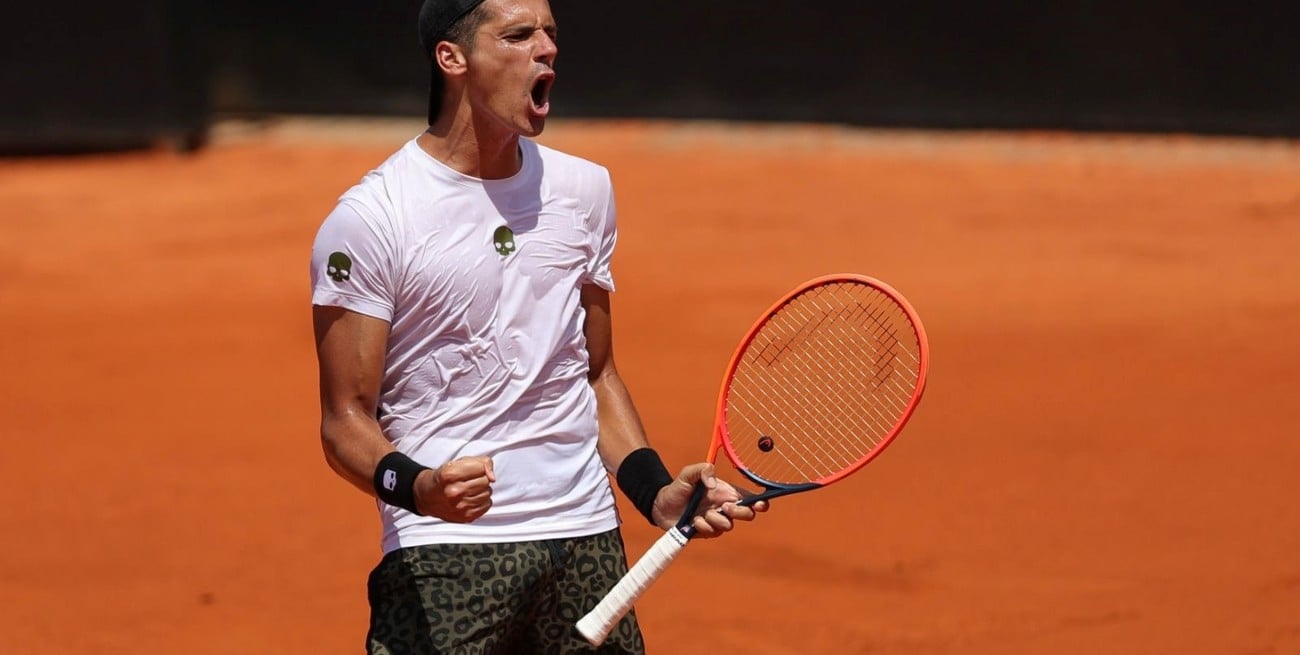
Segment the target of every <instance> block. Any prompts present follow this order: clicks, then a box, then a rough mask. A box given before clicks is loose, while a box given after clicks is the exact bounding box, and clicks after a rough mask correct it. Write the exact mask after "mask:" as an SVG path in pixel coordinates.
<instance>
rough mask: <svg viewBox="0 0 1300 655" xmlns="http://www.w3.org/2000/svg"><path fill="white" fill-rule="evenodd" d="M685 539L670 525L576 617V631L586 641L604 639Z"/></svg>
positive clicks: (662, 569)
mask: <svg viewBox="0 0 1300 655" xmlns="http://www.w3.org/2000/svg"><path fill="white" fill-rule="evenodd" d="M686 542H687V537H686V536H685V535H683V534H682V533H681V531H680V530H678V529H677V528H672V529H671V530H669V531H668V532H665V533H664V536H662V537H659V540H658V541H656V542H655V543H654V545H653V546H651V547H650V550H648V551H646V554H645V555H642V556H641V559H640V560H638V561H637V563H636V565H635V566H633V567H632V569H631V570H630V571H628V572H627V574H625V575H624V576H623V577H622V579H620V580H619V581H618V584H616V585H614V588H613V589H611V590H609V593H608V594H606V595H605V597H604V598H603V599H601V601H600V603H599V604H597V605H596V607H595V608H593V609H592V610H591V611H590V612H588V613H587V615H586V616H584V617H582V619H581V620H579V621H578V632H580V633H582V636H583V637H584V638H585V639H586V640H587V642H588V643H590V644H591V645H592V646H599V645H600V644H601V643H603V642H604V641H605V637H608V636H609V633H610V631H611V630H613V629H614V626H616V625H618V622H619V620H621V619H622V618H623V615H625V614H627V612H628V610H630V609H632V605H634V604H635V603H636V601H637V599H638V598H640V597H641V594H643V593H645V591H646V589H649V588H650V585H651V584H653V583H654V581H655V579H656V578H658V577H659V574H661V573H663V572H664V569H666V568H668V565H669V564H670V563H672V561H673V559H674V558H676V557H677V554H678V553H680V552H682V548H684V547H686Z"/></svg>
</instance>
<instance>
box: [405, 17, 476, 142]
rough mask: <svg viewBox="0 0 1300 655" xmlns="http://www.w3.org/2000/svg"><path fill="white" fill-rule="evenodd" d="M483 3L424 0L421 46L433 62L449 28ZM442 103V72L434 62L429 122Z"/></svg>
mask: <svg viewBox="0 0 1300 655" xmlns="http://www.w3.org/2000/svg"><path fill="white" fill-rule="evenodd" d="M481 4H483V0H424V5H423V6H421V7H420V47H422V48H423V49H424V54H425V56H426V57H429V58H430V63H432V58H433V47H434V46H436V45H438V42H439V41H443V40H445V39H446V37H447V30H449V29H451V26H452V25H455V24H456V21H458V20H460V19H461V18H463V17H464V16H465V14H468V13H469V12H471V11H473V10H474V8H475V7H477V6H479V5H481ZM441 105H442V73H441V72H440V71H439V70H438V65H437V64H433V71H432V78H431V80H430V82H429V123H430V124H433V121H434V119H435V118H437V117H438V110H439V109H440V107H441Z"/></svg>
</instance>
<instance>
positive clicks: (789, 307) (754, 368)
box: [726, 282, 921, 484]
mask: <svg viewBox="0 0 1300 655" xmlns="http://www.w3.org/2000/svg"><path fill="white" fill-rule="evenodd" d="M920 360H921V346H920V343H919V336H918V335H917V333H916V330H915V328H914V326H913V324H912V321H911V319H910V317H909V316H908V314H907V312H906V311H905V310H904V309H903V308H902V307H900V306H899V304H898V303H897V302H896V301H895V300H894V299H893V298H892V297H891V296H889V295H888V294H885V293H884V292H882V291H880V290H878V289H876V288H874V287H871V286H868V285H865V284H862V283H857V282H839V283H835V284H831V285H827V286H822V287H815V288H813V289H810V290H808V291H806V292H805V293H803V294H800V295H798V296H796V297H795V298H793V299H791V300H790V302H788V303H787V304H786V305H785V306H784V307H782V308H781V309H780V310H779V311H778V312H776V313H775V314H774V315H773V316H771V317H770V318H769V320H768V321H767V322H766V323H765V324H764V325H763V326H762V327H761V328H760V329H759V331H758V332H757V333H756V334H755V335H754V337H753V339H752V340H751V342H750V344H749V346H748V347H747V349H746V351H745V353H744V354H743V355H742V357H741V360H740V361H739V363H738V364H737V367H736V371H735V373H734V376H733V379H732V381H731V383H730V386H729V389H728V392H727V399H726V414H727V416H726V420H727V423H728V435H729V440H730V442H731V445H732V447H733V450H734V451H735V453H736V455H737V457H738V459H740V460H741V462H742V463H743V464H744V466H745V467H746V468H747V469H749V470H750V471H751V472H753V473H754V474H756V475H758V476H760V477H762V478H764V479H767V480H769V481H772V482H779V483H785V484H791V483H800V482H811V481H816V480H820V479H824V478H827V477H830V476H833V475H836V474H838V473H840V472H842V471H844V470H845V469H847V468H848V467H850V466H852V465H853V464H855V463H856V462H858V461H861V460H862V459H863V458H864V457H866V456H867V455H868V454H869V453H870V452H871V451H872V450H874V449H875V448H877V447H879V446H880V445H881V444H882V442H884V441H885V440H886V439H887V438H888V437H889V435H890V434H891V433H893V432H894V430H895V427H896V426H897V424H898V423H899V421H900V419H901V418H902V417H903V415H904V414H905V413H906V411H907V408H908V407H909V405H910V404H911V402H912V400H913V397H914V395H915V394H916V392H917V384H918V382H919V375H920V374H919V369H920V366H921V361H920ZM765 445H766V446H767V447H766V448H765V447H764V446H765Z"/></svg>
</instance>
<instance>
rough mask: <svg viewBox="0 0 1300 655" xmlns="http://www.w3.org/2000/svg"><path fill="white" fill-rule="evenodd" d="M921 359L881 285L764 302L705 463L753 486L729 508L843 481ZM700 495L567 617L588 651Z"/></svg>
mask: <svg viewBox="0 0 1300 655" xmlns="http://www.w3.org/2000/svg"><path fill="white" fill-rule="evenodd" d="M929 361H930V357H929V345H928V344H927V342H926V337H925V330H924V328H922V326H921V321H920V318H918V317H917V314H916V311H914V310H913V309H912V307H911V305H909V304H908V303H907V301H906V300H905V299H904V298H903V296H902V295H900V294H899V293H898V292H897V291H895V290H894V289H893V288H891V287H889V286H888V285H886V284H884V283H883V282H880V281H878V280H874V279H872V278H869V277H865V276H861V275H830V276H825V277H819V278H816V279H813V280H809V281H808V282H805V283H803V284H802V285H800V286H799V287H798V288H796V289H795V290H793V291H791V292H790V293H788V294H786V295H785V297H783V298H781V299H780V300H778V301H777V302H776V304H774V305H772V307H771V308H770V309H768V310H767V311H766V312H765V313H764V314H763V315H762V316H761V317H760V318H759V319H758V321H757V322H755V323H754V325H753V327H751V328H750V329H749V332H748V333H747V334H746V335H745V338H744V339H742V340H741V342H740V345H739V346H738V347H737V348H736V352H735V354H734V355H732V357H731V362H730V364H728V366H727V372H726V375H724V376H723V380H722V390H721V392H720V393H719V394H718V409H717V415H716V418H715V420H714V429H713V439H712V442H711V443H710V444H709V451H708V461H709V462H715V461H716V460H717V456H718V451H719V450H721V451H723V452H725V453H726V455H727V458H728V459H730V460H731V463H732V464H734V465H735V468H736V470H738V471H740V473H741V474H742V475H744V476H745V477H746V478H748V479H749V480H751V481H752V482H754V483H756V484H758V485H761V486H762V487H763V489H764V490H763V491H762V492H761V493H757V494H754V495H752V496H748V497H746V498H745V499H744V500H742V501H740V504H741V505H752V504H754V503H756V502H758V501H760V500H765V499H770V498H776V497H778V496H786V495H789V494H794V493H800V492H804V491H812V490H813V489H820V488H822V487H824V486H826V485H828V484H830V483H832V482H837V481H839V480H843V479H844V478H845V477H847V476H848V475H849V474H851V473H853V472H855V471H858V470H860V469H861V468H862V467H863V466H865V465H866V464H867V462H869V461H871V460H872V459H873V458H875V457H876V456H877V455H879V454H880V453H881V451H883V450H884V449H885V447H887V446H888V445H889V444H890V443H891V442H893V440H894V438H895V437H897V436H898V433H899V432H900V431H901V430H902V429H903V425H904V424H905V423H907V420H908V418H909V417H911V415H912V412H913V410H915V409H916V406H917V403H919V402H920V400H921V393H922V392H923V391H924V390H925V379H926V371H927V369H928V368H929ZM704 492H705V489H704V485H703V484H698V485H696V487H695V491H694V493H693V494H692V497H691V500H690V502H689V503H688V506H687V509H686V512H685V513H684V514H683V515H682V518H681V520H679V521H678V522H677V525H676V526H675V527H673V528H672V529H670V530H668V532H667V533H665V534H664V536H663V537H660V538H659V540H658V541H656V542H655V544H654V545H653V546H652V547H651V548H650V550H648V551H647V552H646V554H645V555H644V556H642V558H641V559H640V560H639V561H638V562H637V563H636V565H635V566H633V567H632V569H631V570H630V571H628V572H627V574H626V575H624V576H623V578H622V579H621V580H619V582H618V584H616V585H615V586H614V588H613V589H612V590H610V592H609V593H608V594H607V595H606V596H605V598H604V599H602V600H601V602H600V603H599V604H597V605H596V607H595V608H594V609H592V610H591V612H589V613H588V614H587V615H586V616H584V617H583V618H582V619H581V620H579V621H578V626H577V627H578V631H579V632H580V633H581V634H582V636H583V637H584V638H586V639H587V641H588V642H590V643H591V644H592V645H593V646H596V645H599V644H601V643H602V642H604V640H605V637H606V636H608V634H609V632H610V631H611V630H612V629H613V628H614V626H615V625H617V624H618V622H619V620H620V619H622V617H623V616H624V615H625V614H627V612H628V610H630V609H631V608H632V605H633V604H634V603H635V602H636V601H637V599H638V598H640V597H641V595H642V594H643V593H645V591H646V590H647V589H648V588H649V587H650V585H651V584H652V583H653V582H654V581H655V579H656V578H658V577H659V575H660V574H661V573H663V571H664V569H666V568H667V567H668V564H669V563H671V562H672V560H673V558H675V557H676V556H677V554H678V553H680V552H681V550H682V548H684V547H685V546H686V542H687V541H689V540H690V539H691V537H692V536H694V534H695V528H694V526H693V525H692V520H693V518H694V516H695V512H696V510H697V509H698V508H699V503H700V501H701V499H702V498H703V497H704V495H705V494H704Z"/></svg>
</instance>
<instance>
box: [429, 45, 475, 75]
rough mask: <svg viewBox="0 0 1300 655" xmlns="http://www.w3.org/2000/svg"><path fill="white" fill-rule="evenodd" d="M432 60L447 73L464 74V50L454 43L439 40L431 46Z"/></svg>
mask: <svg viewBox="0 0 1300 655" xmlns="http://www.w3.org/2000/svg"><path fill="white" fill-rule="evenodd" d="M433 61H434V63H435V64H437V65H438V67H439V68H441V69H442V72H443V73H445V74H447V75H464V74H465V67H466V65H467V63H466V61H465V52H464V51H463V50H461V48H460V46H458V45H456V44H455V43H452V42H450V41H440V42H439V43H438V45H436V46H434V48H433Z"/></svg>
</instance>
